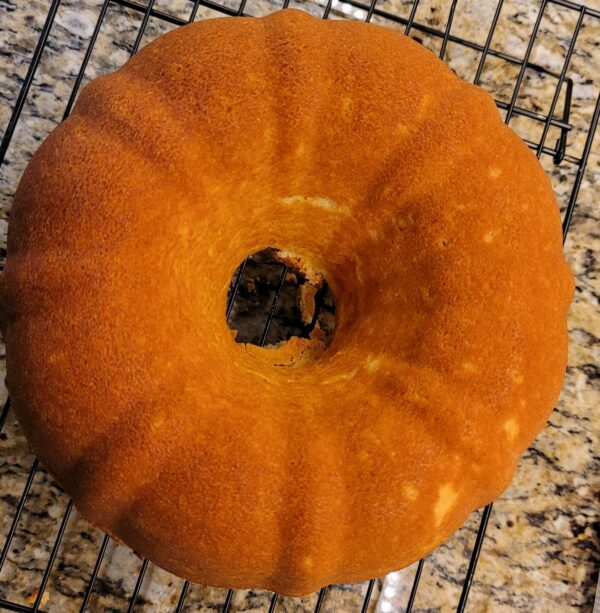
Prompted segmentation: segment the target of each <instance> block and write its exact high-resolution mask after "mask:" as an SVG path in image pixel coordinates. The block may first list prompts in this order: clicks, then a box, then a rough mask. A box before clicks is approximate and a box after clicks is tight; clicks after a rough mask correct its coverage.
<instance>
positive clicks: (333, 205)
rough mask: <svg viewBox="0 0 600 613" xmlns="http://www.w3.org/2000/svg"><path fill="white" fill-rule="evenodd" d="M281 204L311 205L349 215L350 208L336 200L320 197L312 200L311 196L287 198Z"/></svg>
mask: <svg viewBox="0 0 600 613" xmlns="http://www.w3.org/2000/svg"><path fill="white" fill-rule="evenodd" d="M279 202H280V203H281V204H288V205H291V204H311V205H313V206H318V207H321V208H322V209H328V210H330V211H336V212H339V213H346V214H347V213H349V210H348V207H343V206H340V205H339V204H338V203H337V202H336V201H335V200H332V199H331V198H326V197H322V196H319V197H317V198H311V197H310V196H302V195H299V194H298V195H295V196H285V197H283V198H280V199H279Z"/></svg>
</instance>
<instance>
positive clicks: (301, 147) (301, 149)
mask: <svg viewBox="0 0 600 613" xmlns="http://www.w3.org/2000/svg"><path fill="white" fill-rule="evenodd" d="M305 151H306V149H305V147H304V143H300V144H299V145H298V146H297V147H296V155H297V156H298V157H302V156H303V155H304V153H305Z"/></svg>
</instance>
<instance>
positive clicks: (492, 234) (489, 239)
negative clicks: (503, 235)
mask: <svg viewBox="0 0 600 613" xmlns="http://www.w3.org/2000/svg"><path fill="white" fill-rule="evenodd" d="M497 235H498V232H497V230H488V231H487V232H486V233H485V234H484V235H483V242H484V243H488V244H489V243H493V242H494V239H495V238H496V236H497Z"/></svg>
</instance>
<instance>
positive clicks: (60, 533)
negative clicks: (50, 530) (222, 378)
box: [0, 0, 600, 613]
mask: <svg viewBox="0 0 600 613" xmlns="http://www.w3.org/2000/svg"><path fill="white" fill-rule="evenodd" d="M223 1H224V2H226V0H223ZM247 2H248V0H239V4H238V5H237V6H230V5H229V4H226V3H224V4H221V3H219V2H218V1H217V0H194V1H192V0H188V5H189V13H188V16H187V18H182V17H180V16H177V15H174V14H172V13H170V12H167V11H166V10H160V9H159V8H157V7H156V6H155V5H156V0H148V1H147V3H145V4H144V3H142V2H141V1H140V2H137V1H134V0H104V1H103V3H102V4H101V5H99V7H98V12H97V19H96V22H95V26H94V28H93V31H92V32H91V35H90V36H89V40H88V41H87V47H86V49H85V53H84V54H83V60H82V61H81V65H80V68H79V71H78V73H77V75H76V78H75V79H74V83H73V87H72V89H71V92H70V95H69V97H68V100H67V102H66V106H65V110H64V114H63V119H64V118H66V117H67V116H68V115H69V113H70V112H71V110H72V108H73V104H74V102H75V100H76V97H77V94H78V91H79V89H80V86H81V85H82V83H83V82H84V80H85V77H86V69H87V68H88V64H89V61H90V58H91V56H92V52H93V49H94V46H95V44H96V41H97V39H98V36H99V34H100V32H101V30H102V27H103V24H104V23H105V20H106V16H107V13H108V11H109V9H110V8H111V7H114V6H120V7H124V8H126V9H128V10H129V11H130V13H134V14H137V15H139V20H138V26H137V33H136V36H135V40H134V41H133V43H132V44H131V45H130V49H129V51H130V54H131V55H133V54H135V53H136V52H137V51H138V49H139V48H140V45H141V44H142V42H143V40H144V36H145V33H146V30H147V27H148V24H149V22H150V20H151V19H153V20H158V21H159V22H164V23H166V24H169V25H170V26H179V25H184V24H186V23H189V22H192V21H194V20H195V19H196V18H197V17H198V15H199V10H200V9H211V10H212V11H214V12H215V13H218V14H222V15H228V16H242V15H245V14H246V12H247ZM419 4H420V0H414V1H413V2H410V3H409V8H408V10H407V11H406V13H407V14H406V15H399V14H397V13H396V12H394V11H392V10H391V9H388V8H386V7H388V6H389V2H386V0H380V2H379V5H378V0H371V1H370V2H368V3H367V2H361V1H359V0H327V1H326V2H324V3H322V4H320V5H316V6H317V7H318V8H319V10H320V14H321V16H322V17H323V19H330V18H343V17H345V16H346V15H347V14H348V11H347V10H343V9H344V8H346V9H347V8H348V7H351V8H353V9H356V10H357V11H359V15H360V17H361V18H362V19H364V20H365V21H367V22H371V21H373V22H378V23H384V24H387V25H390V26H391V27H394V28H396V29H399V30H401V31H403V32H404V33H405V34H407V35H409V36H413V37H414V38H417V39H419V37H421V36H423V37H429V38H430V39H431V40H434V41H435V40H436V41H438V43H439V56H440V58H442V59H446V54H447V50H448V48H449V45H458V46H459V47H460V48H461V49H462V50H465V51H466V50H470V51H472V52H475V53H477V54H478V55H479V60H478V63H477V68H476V71H475V77H474V79H473V81H474V83H476V84H481V81H482V76H483V74H484V67H485V64H486V61H487V60H488V59H490V58H496V59H499V60H503V61H504V62H506V63H508V64H510V65H513V66H514V67H515V68H516V70H517V73H516V78H514V79H513V81H512V83H511V86H510V89H509V94H508V96H507V97H504V98H501V97H498V98H497V99H496V104H497V106H498V108H499V110H500V111H501V112H503V113H504V117H505V121H506V123H507V124H509V123H511V121H513V120H514V119H515V118H517V117H524V118H526V119H528V120H530V121H531V122H533V123H535V124H538V125H539V126H541V132H540V133H538V137H537V138H536V139H529V138H524V140H525V142H526V143H527V145H528V146H529V147H530V148H531V149H532V150H533V151H534V152H535V154H536V155H537V157H538V158H542V161H544V158H547V159H549V160H551V161H552V162H553V164H555V165H566V166H569V167H571V168H572V169H573V171H572V172H573V173H574V181H573V184H572V187H571V188H570V192H569V193H568V197H567V199H566V201H565V203H564V206H563V207H562V216H563V238H564V239H565V240H566V238H567V234H568V232H569V227H570V224H571V219H572V216H573V212H574V210H575V207H576V203H577V198H578V194H579V191H580V187H581V184H582V180H583V177H584V171H585V168H586V163H587V161H588V157H589V155H590V151H591V147H592V140H593V137H594V132H595V129H596V127H597V125H598V121H599V117H600V96H598V97H597V98H596V99H595V101H593V102H592V103H591V105H590V108H591V112H590V113H589V115H588V116H587V118H586V119H585V120H584V125H583V126H582V125H580V126H578V130H579V133H580V134H582V135H583V136H582V138H581V140H580V142H581V146H579V148H578V151H577V152H576V153H573V152H569V151H570V147H569V146H570V142H569V139H570V135H571V133H572V132H573V131H574V128H575V126H574V125H573V123H572V122H571V101H572V95H573V79H572V78H571V77H570V76H569V68H570V64H571V60H572V57H573V53H574V50H575V49H576V45H577V40H578V36H579V34H580V32H581V30H582V28H583V26H584V21H585V20H597V22H598V23H600V11H598V10H594V9H592V8H589V7H586V6H583V5H580V4H577V3H575V2H571V1H570V0H542V1H541V2H539V5H538V6H537V9H536V10H537V15H536V17H535V20H534V24H533V28H532V30H531V32H530V36H529V39H528V41H527V45H526V49H525V52H524V54H523V56H522V57H517V56H516V55H513V54H512V53H511V51H510V50H509V49H498V48H497V47H496V46H495V45H494V34H495V32H496V28H497V25H498V21H499V19H500V16H501V13H502V10H503V5H504V0H499V1H498V2H497V3H496V4H495V5H494V13H493V19H492V21H491V25H490V27H489V30H488V31H487V35H486V37H485V42H483V43H478V42H474V41H472V40H467V39H466V38H464V37H462V36H457V35H454V34H453V33H452V27H453V21H454V18H455V15H456V14H457V13H456V11H457V10H459V11H460V3H459V1H458V0H453V1H452V2H451V4H450V6H449V10H448V14H447V16H446V19H445V27H444V28H443V29H441V28H439V27H436V26H435V25H431V24H430V23H426V22H424V21H423V22H422V21H420V20H419V19H417V14H418V8H419ZM60 5H61V0H52V1H51V3H50V6H49V9H48V12H47V16H46V19H45V23H44V25H43V27H42V29H41V31H40V34H39V39H38V42H37V45H36V47H35V49H34V50H33V52H32V55H31V61H30V63H29V66H28V70H27V74H26V75H25V78H24V79H23V81H22V84H21V86H20V91H19V93H18V95H17V98H16V101H15V103H14V106H13V108H12V112H11V114H10V118H9V121H8V125H7V126H6V129H5V132H4V135H3V138H2V141H1V144H0V167H1V166H2V164H3V163H4V162H5V158H6V155H7V151H8V150H9V146H10V144H11V140H12V139H13V135H14V133H15V130H16V128H17V127H18V125H19V121H20V118H21V115H22V111H23V109H24V106H25V104H26V101H27V98H28V94H29V92H30V88H31V86H32V83H33V82H34V78H35V76H36V72H37V70H38V67H39V66H40V60H41V58H42V54H43V52H44V49H45V47H46V45H47V44H48V40H49V36H50V34H51V31H52V29H53V26H54V23H55V17H56V15H57V11H58V10H59V7H60ZM289 5H290V0H284V1H283V3H282V4H281V6H280V7H276V6H275V5H273V10H275V9H276V8H286V7H288V6H289ZM551 5H553V6H555V7H560V8H561V9H562V10H564V11H568V12H570V13H572V14H573V16H574V23H575V26H574V28H573V30H572V32H571V33H570V42H569V43H568V46H566V45H565V53H564V56H563V58H562V62H563V63H562V67H561V68H560V69H559V70H558V71H553V70H549V69H547V68H546V67H544V66H541V65H538V64H536V63H534V62H533V61H531V56H532V51H533V49H534V44H535V42H536V38H537V37H538V34H539V31H540V25H541V23H542V19H543V17H544V15H545V12H547V11H548V9H549V7H550V6H551ZM313 12H314V11H313ZM598 70H600V66H599V67H598ZM528 71H531V72H532V73H533V74H534V75H537V78H539V79H544V80H546V79H552V80H553V81H554V83H555V87H554V94H553V96H552V99H551V102H550V106H549V108H548V109H547V110H546V111H544V112H541V111H539V110H537V109H530V108H526V106H524V105H522V104H520V103H519V97H520V91H521V89H522V86H523V82H524V80H525V79H526V73H527V72H528ZM561 101H562V102H561ZM559 106H560V107H561V108H560V109H559ZM552 131H554V133H556V142H555V143H554V144H548V143H547V140H548V137H549V134H550V133H552ZM575 149H577V147H575ZM248 262H249V260H246V261H245V262H243V263H242V265H241V266H240V268H239V269H238V271H237V273H236V275H235V276H234V279H233V282H232V287H231V290H230V297H229V302H228V307H227V314H226V315H227V317H228V318H229V317H230V316H231V314H232V311H233V309H234V303H235V301H236V299H237V298H238V295H239V290H240V287H241V286H242V285H243V279H244V276H245V274H247V268H248ZM288 272H289V269H288V266H286V265H285V264H281V263H280V264H279V272H278V274H279V276H278V280H277V281H276V282H275V285H274V292H273V296H272V299H271V303H270V305H269V308H268V309H267V312H266V319H265V321H264V325H263V328H262V332H261V333H260V335H259V336H258V337H257V339H256V344H260V345H265V343H266V342H267V339H268V336H269V331H270V328H271V326H272V323H273V321H274V319H275V318H276V316H277V311H278V306H279V302H280V297H281V295H282V291H283V290H284V287H285V284H286V277H287V274H288ZM9 411H10V399H9V400H7V402H6V404H5V405H4V408H3V410H2V413H1V414H0V432H2V430H3V429H4V426H5V423H6V421H7V416H8V414H9ZM40 470H42V468H41V467H40V465H39V463H38V460H37V459H35V460H34V461H33V463H32V464H31V466H30V469H29V472H28V475H27V478H26V480H25V483H24V486H23V489H22V492H21V495H20V496H19V497H18V499H17V500H16V501H15V505H14V514H13V516H12V520H10V525H9V529H8V533H7V534H6V540H5V542H4V545H3V547H2V550H1V552H0V571H1V570H2V568H3V566H4V564H5V562H6V560H7V557H8V555H9V552H10V550H11V543H12V542H13V539H14V537H15V534H16V532H17V529H18V526H19V522H20V520H21V518H22V515H23V511H24V509H25V507H26V505H27V502H28V497H29V495H30V490H31V488H32V484H33V483H34V479H35V477H36V474H37V473H38V471H40ZM72 511H73V503H72V501H69V502H68V503H67V505H66V508H65V510H64V513H63V515H62V518H60V519H58V529H57V531H56V533H55V538H54V540H53V542H52V543H51V544H50V545H49V555H48V558H47V563H46V566H45V569H44V571H43V574H42V578H41V581H40V584H39V587H38V589H37V591H36V592H35V599H34V600H33V602H31V603H30V604H29V603H28V604H20V603H18V602H14V601H12V600H7V599H3V598H0V609H5V610H9V611H19V612H22V613H34V612H38V611H40V612H41V611H42V606H43V604H42V603H43V598H44V594H45V592H46V589H47V587H48V581H49V578H50V575H51V573H52V571H53V568H54V565H55V562H56V559H57V555H58V553H59V549H60V547H61V542H62V540H63V537H64V534H65V530H66V528H67V525H68V523H69V520H70V518H71V517H72ZM479 513H480V515H479V526H478V529H477V532H476V536H475V540H474V543H473V545H472V553H471V556H470V561H469V563H468V568H467V571H466V574H465V575H464V577H463V578H462V580H461V582H462V591H461V593H460V598H459V600H458V602H456V603H455V604H454V605H452V606H455V607H456V610H457V611H464V610H465V607H466V605H467V599H468V597H469V591H470V589H471V586H472V583H473V578H474V576H475V571H476V567H477V562H478V559H479V555H480V552H481V550H482V547H483V542H484V537H485V533H486V528H487V525H488V521H489V519H490V515H491V513H492V505H491V504H490V505H488V506H486V507H485V508H484V509H483V510H481V511H480V512H479ZM109 543H110V538H109V537H108V536H107V535H104V536H103V538H102V539H101V542H100V545H99V548H98V551H97V557H96V560H95V563H94V565H93V569H92V571H91V574H90V576H89V577H88V579H87V583H86V585H85V589H84V590H83V592H82V596H81V605H80V611H86V610H89V609H88V607H89V606H90V599H91V597H92V593H93V591H94V589H95V586H96V584H97V579H98V576H99V572H100V569H101V567H102V565H103V562H104V560H105V555H106V552H107V548H108V546H109ZM424 564H425V559H423V560H421V561H420V562H418V564H417V565H416V571H415V574H414V580H413V582H412V588H411V589H410V593H409V596H408V599H407V602H406V604H405V605H404V606H403V610H406V611H411V610H412V609H413V606H414V604H415V599H416V596H417V591H418V589H419V584H420V580H421V577H422V571H423V567H424ZM148 567H149V563H148V561H147V560H143V561H142V563H141V568H140V570H139V573H138V575H137V579H136V581H135V587H134V589H133V593H132V594H131V596H130V598H129V601H128V604H127V611H133V610H134V609H135V607H136V604H138V598H139V595H140V590H141V588H142V585H143V583H144V580H145V578H146V575H147V570H148ZM191 587H192V586H191V584H190V583H189V582H187V581H185V582H184V583H183V587H182V588H181V591H180V593H179V595H178V598H177V604H176V606H175V608H174V610H175V611H176V612H180V611H183V610H184V608H185V607H186V599H187V598H188V595H189V592H190V589H191ZM377 587H378V585H377V580H376V579H372V580H371V581H369V582H367V583H365V584H364V586H363V587H362V589H363V595H362V596H361V600H362V605H359V607H358V608H359V609H361V611H362V612H363V613H364V612H366V611H368V610H371V609H372V608H373V606H374V603H373V597H374V594H375V593H376V592H377ZM329 589H330V588H327V587H325V588H323V589H321V590H320V592H319V593H318V595H317V597H316V603H315V605H314V611H315V613H318V612H319V611H321V609H322V607H323V606H324V603H325V600H326V598H327V594H328V590H329ZM233 598H234V590H229V591H227V593H226V595H225V597H224V600H223V602H222V605H221V610H222V611H224V612H227V611H229V610H230V607H231V605H232V602H233ZM279 600H280V596H279V595H278V594H272V595H271V596H270V597H269V600H268V605H267V606H266V607H265V610H267V609H268V611H269V613H271V612H273V611H275V610H276V608H277V607H278V601H279Z"/></svg>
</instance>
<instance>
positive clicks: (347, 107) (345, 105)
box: [342, 96, 354, 117]
mask: <svg viewBox="0 0 600 613" xmlns="http://www.w3.org/2000/svg"><path fill="white" fill-rule="evenodd" d="M353 106H354V104H353V102H352V98H349V97H348V96H344V97H343V98H342V115H343V116H344V117H348V116H349V115H350V113H351V112H352V107H353Z"/></svg>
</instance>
